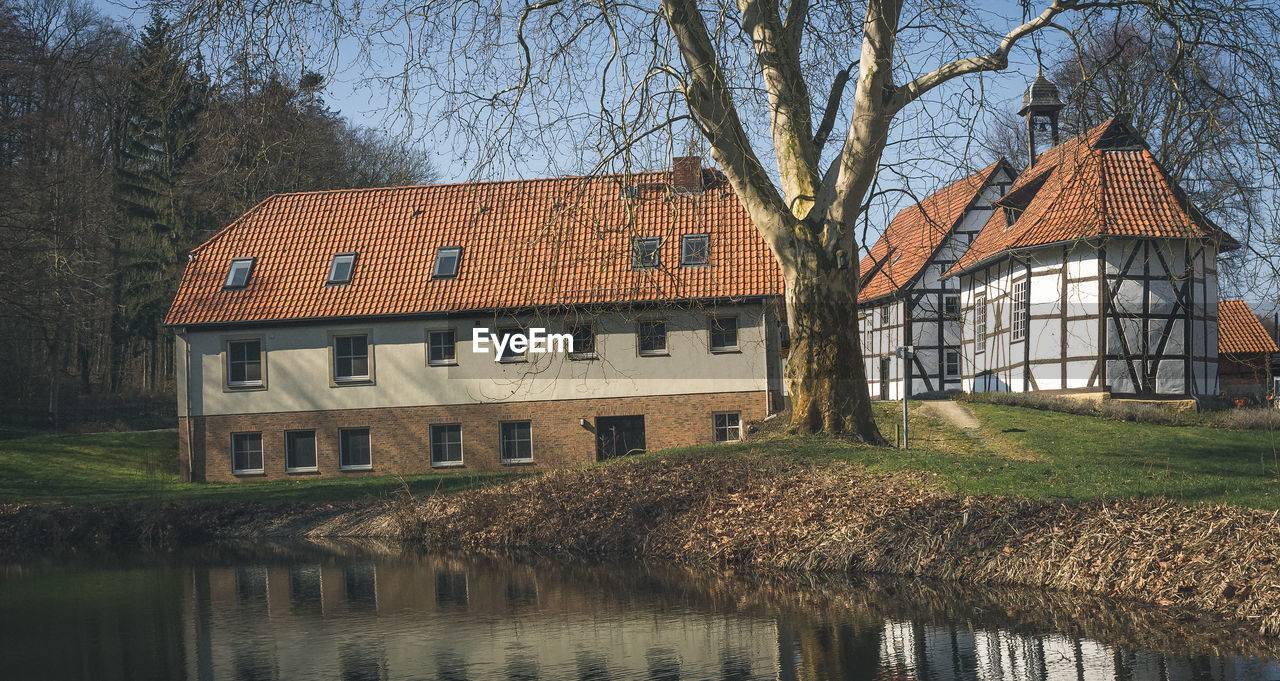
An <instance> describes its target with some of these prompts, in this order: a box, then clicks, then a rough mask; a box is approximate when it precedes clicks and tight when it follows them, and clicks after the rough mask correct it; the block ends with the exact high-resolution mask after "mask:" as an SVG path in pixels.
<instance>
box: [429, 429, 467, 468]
mask: <svg viewBox="0 0 1280 681" xmlns="http://www.w3.org/2000/svg"><path fill="white" fill-rule="evenodd" d="M449 427H456V428H457V429H458V460H457V461H436V429H437V428H449ZM427 434H428V436H429V437H428V440H429V442H428V444H427V446H428V447H430V449H431V467H432V468H455V467H458V466H465V465H466V461H467V454H466V450H465V449H464V448H463V444H462V424H461V423H458V422H453V423H433V424H431V426H430V428H428V430H427ZM444 444H445V445H446V446H447V445H449V444H452V443H450V442H445V443H444Z"/></svg>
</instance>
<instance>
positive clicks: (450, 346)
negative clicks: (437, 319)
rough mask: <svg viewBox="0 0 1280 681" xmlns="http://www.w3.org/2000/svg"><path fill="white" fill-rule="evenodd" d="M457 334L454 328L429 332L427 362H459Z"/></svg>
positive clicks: (442, 363) (434, 363)
mask: <svg viewBox="0 0 1280 681" xmlns="http://www.w3.org/2000/svg"><path fill="white" fill-rule="evenodd" d="M457 346H458V343H457V336H456V335H455V334H454V331H453V329H448V330H445V331H430V332H428V333H427V364H431V365H435V366H440V365H445V364H457V363H458V357H457Z"/></svg>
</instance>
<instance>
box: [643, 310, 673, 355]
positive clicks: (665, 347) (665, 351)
mask: <svg viewBox="0 0 1280 681" xmlns="http://www.w3.org/2000/svg"><path fill="white" fill-rule="evenodd" d="M646 324H661V325H662V349H660V350H645V349H644V341H643V339H644V332H643V331H642V329H643V328H644V326H645V325H646ZM670 340H671V334H670V333H668V331H667V321H666V320H665V319H642V320H640V321H638V322H636V354H638V355H640V356H641V357H665V356H667V355H669V354H671V350H670V347H671V344H670Z"/></svg>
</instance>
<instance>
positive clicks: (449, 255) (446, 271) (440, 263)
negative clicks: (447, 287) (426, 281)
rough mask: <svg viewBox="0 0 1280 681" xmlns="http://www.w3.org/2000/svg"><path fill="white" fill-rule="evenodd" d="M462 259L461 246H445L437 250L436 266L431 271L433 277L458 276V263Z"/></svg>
mask: <svg viewBox="0 0 1280 681" xmlns="http://www.w3.org/2000/svg"><path fill="white" fill-rule="evenodd" d="M461 260H462V247H461V246H443V247H441V248H440V250H438V251H436V266H435V269H433V270H432V271H431V278H432V279H447V278H449V277H456V276H458V263H459V262H460V261H461Z"/></svg>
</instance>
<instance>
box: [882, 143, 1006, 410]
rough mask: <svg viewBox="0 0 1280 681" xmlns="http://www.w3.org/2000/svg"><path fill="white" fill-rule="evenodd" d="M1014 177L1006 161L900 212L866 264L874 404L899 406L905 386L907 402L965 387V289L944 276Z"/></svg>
mask: <svg viewBox="0 0 1280 681" xmlns="http://www.w3.org/2000/svg"><path fill="white" fill-rule="evenodd" d="M1013 178H1014V172H1013V169H1012V168H1011V167H1010V166H1009V165H1008V164H1007V163H1005V162H1003V161H1000V162H997V163H993V164H991V165H990V166H987V167H986V168H983V169H982V170H981V171H979V172H977V173H974V174H973V175H970V176H968V177H966V178H964V179H962V180H960V181H959V182H955V183H953V184H951V185H948V186H946V187H944V188H942V189H940V190H938V191H937V192H935V193H934V194H932V195H930V196H929V197H927V198H925V199H924V200H923V201H920V202H919V203H916V204H914V205H912V206H911V207H909V208H906V209H904V210H902V211H901V212H899V213H898V214H897V215H896V216H895V217H894V218H893V220H892V221H891V222H890V223H889V227H888V228H887V229H886V230H885V232H884V235H883V236H881V238H880V240H879V241H877V242H876V244H875V245H874V246H872V248H871V250H870V251H869V252H868V254H867V256H866V257H865V258H863V260H862V264H861V269H860V270H859V272H860V274H861V277H862V281H863V285H862V290H861V293H860V294H859V297H858V306H859V310H860V311H861V312H860V315H859V316H860V317H861V320H860V325H861V327H860V328H861V329H862V351H863V357H864V361H865V363H866V375H867V382H868V387H869V389H870V391H871V395H872V396H873V397H878V398H879V399H882V400H888V399H898V398H900V397H901V396H902V389H903V385H904V383H905V385H907V386H908V387H907V395H919V394H921V393H928V392H936V391H943V390H959V389H960V388H961V383H960V381H961V375H962V369H963V366H964V360H963V356H962V354H961V346H960V344H961V337H960V288H959V282H958V281H956V280H949V281H944V280H942V274H943V273H944V272H946V271H947V270H948V269H950V268H951V266H952V265H953V264H955V262H956V261H957V259H959V258H960V256H961V254H962V253H964V252H965V250H966V249H967V248H968V247H969V244H970V243H971V242H972V241H973V239H974V237H975V236H976V235H977V234H978V232H979V230H980V229H981V228H982V225H983V224H985V223H986V222H987V218H988V216H989V215H990V214H991V211H992V205H993V204H992V202H993V201H994V200H995V199H996V198H998V197H999V196H1001V195H1002V194H1003V193H1004V192H1005V190H1007V189H1008V188H1009V185H1010V184H1011V183H1012V182H1013ZM900 346H912V347H913V348H914V354H913V356H912V357H911V358H910V359H909V360H907V362H906V364H905V365H904V363H903V361H901V360H899V359H897V358H896V357H895V352H896V350H897V348H898V347H900ZM904 374H905V376H904ZM904 378H905V380H904Z"/></svg>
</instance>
